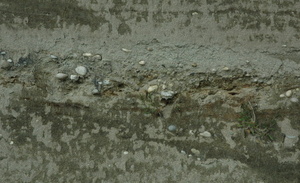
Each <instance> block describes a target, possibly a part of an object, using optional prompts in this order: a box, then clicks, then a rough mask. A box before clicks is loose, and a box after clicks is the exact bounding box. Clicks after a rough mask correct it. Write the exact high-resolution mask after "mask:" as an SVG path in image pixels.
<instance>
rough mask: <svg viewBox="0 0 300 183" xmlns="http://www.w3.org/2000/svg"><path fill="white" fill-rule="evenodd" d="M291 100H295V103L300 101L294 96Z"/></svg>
mask: <svg viewBox="0 0 300 183" xmlns="http://www.w3.org/2000/svg"><path fill="white" fill-rule="evenodd" d="M290 100H291V102H294V103H297V102H299V100H298V99H297V98H296V97H292V98H291V99H290Z"/></svg>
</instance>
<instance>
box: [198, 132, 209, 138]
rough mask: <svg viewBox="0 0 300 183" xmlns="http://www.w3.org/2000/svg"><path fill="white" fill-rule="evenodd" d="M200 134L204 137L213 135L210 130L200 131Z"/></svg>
mask: <svg viewBox="0 0 300 183" xmlns="http://www.w3.org/2000/svg"><path fill="white" fill-rule="evenodd" d="M200 135H201V136H203V137H207V138H209V137H211V133H210V132H208V131H205V132H202V133H200Z"/></svg>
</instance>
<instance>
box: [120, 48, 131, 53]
mask: <svg viewBox="0 0 300 183" xmlns="http://www.w3.org/2000/svg"><path fill="white" fill-rule="evenodd" d="M122 51H124V52H127V53H128V52H131V50H128V49H126V48H122Z"/></svg>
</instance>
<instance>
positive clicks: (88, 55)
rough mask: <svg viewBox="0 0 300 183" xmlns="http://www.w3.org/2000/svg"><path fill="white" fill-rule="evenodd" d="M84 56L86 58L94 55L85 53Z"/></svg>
mask: <svg viewBox="0 0 300 183" xmlns="http://www.w3.org/2000/svg"><path fill="white" fill-rule="evenodd" d="M82 56H84V57H91V56H93V55H92V54H91V53H83V54H82Z"/></svg>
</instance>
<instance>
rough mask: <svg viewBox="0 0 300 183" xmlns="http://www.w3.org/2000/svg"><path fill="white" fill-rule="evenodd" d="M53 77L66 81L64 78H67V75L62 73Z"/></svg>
mask: <svg viewBox="0 0 300 183" xmlns="http://www.w3.org/2000/svg"><path fill="white" fill-rule="evenodd" d="M55 77H56V78H57V79H60V80H64V79H66V78H67V77H68V75H67V74H64V73H58V74H56V76H55Z"/></svg>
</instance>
